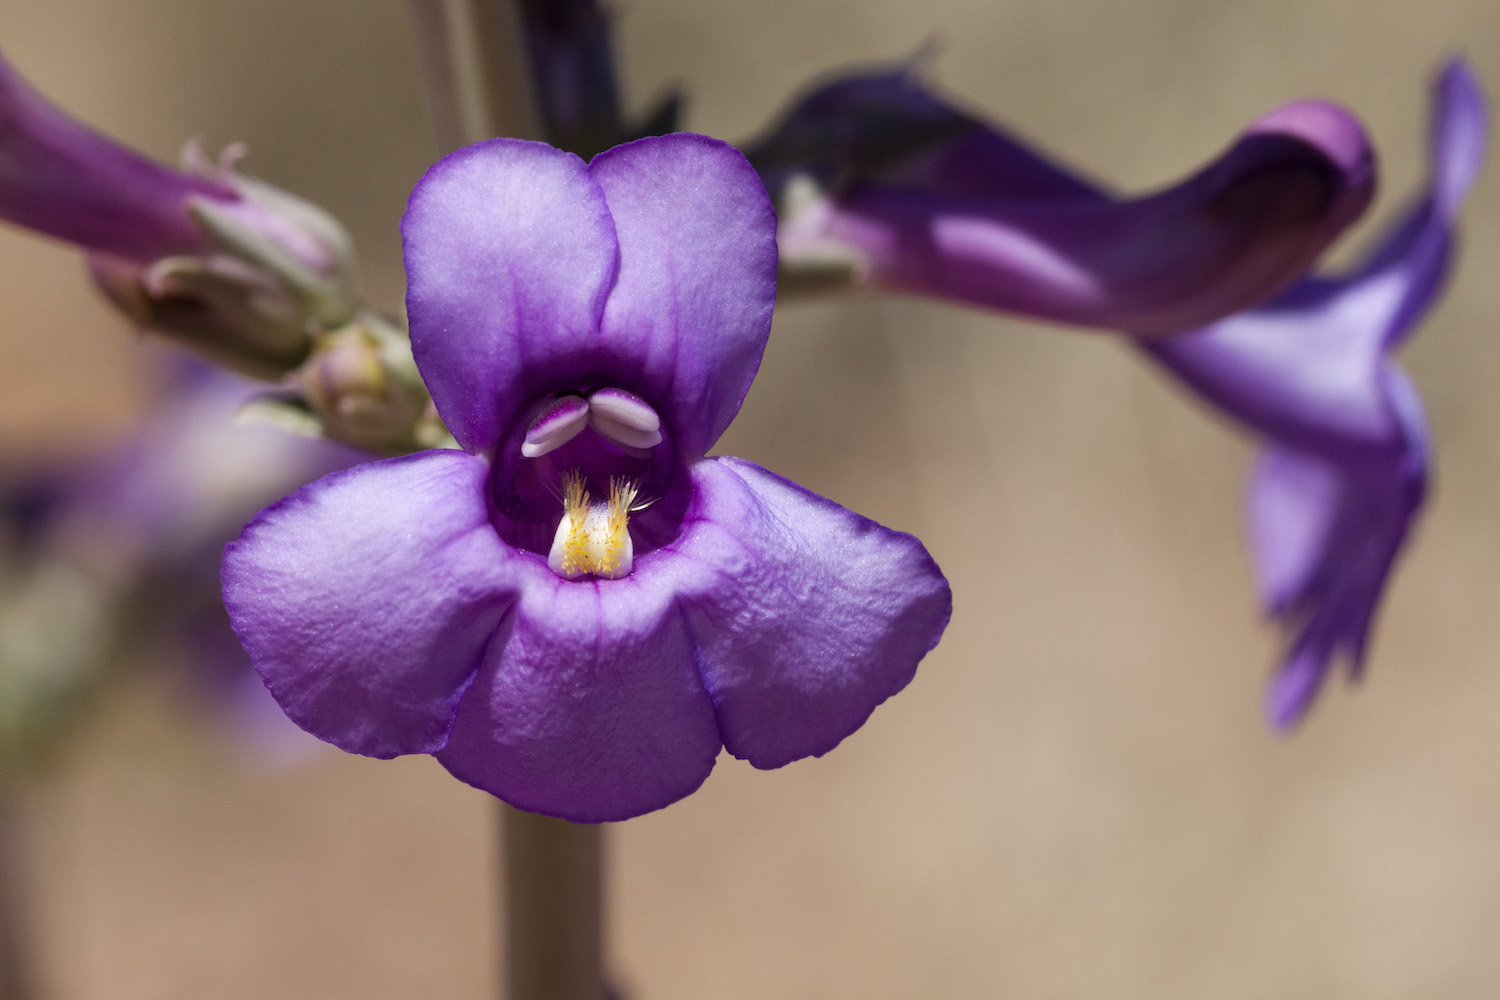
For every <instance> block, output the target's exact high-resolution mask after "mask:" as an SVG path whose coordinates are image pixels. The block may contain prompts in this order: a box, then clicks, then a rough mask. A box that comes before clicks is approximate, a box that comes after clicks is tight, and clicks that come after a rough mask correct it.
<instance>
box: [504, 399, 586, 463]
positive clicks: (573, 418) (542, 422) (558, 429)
mask: <svg viewBox="0 0 1500 1000" xmlns="http://www.w3.org/2000/svg"><path fill="white" fill-rule="evenodd" d="M588 423H589V403H588V400H586V399H584V398H583V397H582V396H563V397H562V398H560V399H556V400H554V401H552V402H551V403H549V404H548V405H547V407H546V409H544V410H542V412H541V413H538V414H537V416H536V419H535V420H533V421H532V422H531V426H530V427H528V428H527V429H526V439H525V440H524V441H522V442H521V455H522V456H523V457H525V458H540V457H541V456H543V455H545V454H547V453H548V452H549V451H556V450H557V449H558V448H561V447H562V446H563V445H565V444H567V443H568V442H569V441H571V440H573V439H574V438H575V437H577V436H578V435H579V433H581V432H582V431H583V429H584V428H585V427H587V426H588Z"/></svg>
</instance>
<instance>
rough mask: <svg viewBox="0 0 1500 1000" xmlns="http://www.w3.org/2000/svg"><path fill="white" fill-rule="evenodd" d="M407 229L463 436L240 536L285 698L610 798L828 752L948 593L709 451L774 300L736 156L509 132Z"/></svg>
mask: <svg viewBox="0 0 1500 1000" xmlns="http://www.w3.org/2000/svg"><path fill="white" fill-rule="evenodd" d="M402 234H403V237H404V241H405V255H406V267H407V276H408V282H409V285H408V293H407V307H408V312H409V314H410V317H411V327H412V341H413V346H414V348H415V353H416V358H417V362H418V364H419V366H420V367H421V370H422V374H423V376H424V377H425V378H426V380H427V383H428V386H429V388H430V389H431V390H432V395H433V399H434V401H435V403H436V404H437V407H438V410H439V412H440V414H441V415H442V417H443V419H444V420H445V422H446V423H447V425H448V427H449V428H451V429H452V431H453V433H454V435H455V437H456V438H457V439H458V441H459V442H460V444H462V445H463V447H464V448H466V449H468V451H467V452H464V451H451V450H450V451H427V452H422V453H420V454H416V455H412V456H408V457H403V458H396V459H389V460H386V461H381V462H374V463H371V464H368V465H363V466H359V467H357V468H355V469H351V470H349V471H347V472H343V473H336V474H334V475H332V476H328V477H325V478H324V479H322V480H320V481H318V482H317V483H314V484H312V485H310V486H308V487H306V488H304V489H302V490H300V491H298V492H297V493H295V494H293V495H292V496H290V497H288V498H287V499H286V500H284V501H282V502H281V503H279V504H276V505H273V506H272V507H270V508H268V509H267V510H265V511H264V512H262V513H261V515H260V516H259V517H257V518H256V519H255V520H254V521H253V522H251V524H250V525H248V526H247V527H246V529H245V531H244V533H243V534H242V535H241V537H240V540H239V541H237V542H235V543H234V544H232V545H231V546H229V548H228V549H227V550H226V553H225V558H224V569H223V580H224V597H225V603H226V604H227V606H228V608H229V612H230V616H231V618H232V619H233V621H234V625H235V629H236V631H237V632H238V634H239V635H240V638H241V640H242V641H243V642H244V643H245V647H246V649H248V650H249V652H250V654H251V658H252V660H253V662H254V663H255V666H256V668H257V669H258V670H259V671H260V673H261V675H262V677H264V678H265V680H266V684H267V686H268V687H269V688H270V690H271V692H272V694H274V695H275V697H276V698H277V700H278V701H279V702H280V703H281V705H282V707H283V708H284V709H285V710H286V712H287V714H288V715H290V716H291V717H292V719H293V720H294V721H296V722H297V723H298V724H300V725H302V726H303V727H304V728H306V729H308V730H309V731H310V732H312V733H314V734H316V735H318V736H321V737H322V738H323V739H326V740H328V741H330V742H332V743H334V744H336V745H338V746H340V747H342V748H344V749H345V750H349V751H352V752H356V753H363V754H368V755H370V756H375V757H393V756H396V755H399V754H406V753H416V752H425V753H433V754H436V755H437V758H438V760H440V761H441V762H442V763H443V765H444V766H445V767H447V768H448V769H449V771H451V772H452V773H453V774H454V775H456V776H457V777H459V778H460V779H462V780H464V781H466V782H469V783H470V784H473V785H476V786H477V787H479V788H482V789H484V790H486V791H488V792H491V793H492V794H494V795H497V796H499V797H500V798H502V799H504V800H506V801H508V802H510V803H512V804H513V805H516V806H519V807H521V808H523V809H529V810H533V811H536V812H542V813H549V814H553V815H558V816H562V817H565V818H568V819H572V820H576V821H603V820H617V819H624V818H626V817H630V816H634V815H638V814H640V813H644V812H647V811H650V810H653V809H657V808H660V807H662V806H665V805H667V804H669V803H671V802H673V801H675V800H677V799H679V798H681V797H683V796H685V795H687V794H689V793H691V792H692V791H693V790H694V789H696V788H697V787H698V786H699V785H700V784H701V783H702V782H703V780H704V779H705V778H706V777H707V776H708V773H709V771H710V770H711V769H712V768H713V766H714V761H715V758H716V757H717V755H718V753H719V750H720V748H721V747H726V748H727V749H728V750H729V751H730V753H732V754H734V755H735V756H737V757H741V758H743V759H746V760H748V761H750V762H751V763H752V764H754V765H755V766H757V767H779V766H781V765H783V764H786V763H789V762H790V761H793V760H796V759H798V758H801V757H806V756H809V755H817V754H822V753H825V752H827V751H828V750H830V749H832V748H833V747H834V746H835V745H837V744H838V743H839V742H840V741H841V740H842V739H843V738H844V737H845V736H847V735H848V734H849V733H851V732H853V731H854V730H855V729H856V728H858V727H859V726H860V725H861V724H862V723H863V722H864V721H865V719H866V718H867V717H868V716H869V715H870V713H871V712H872V711H873V710H874V708H875V707H876V706H877V705H878V704H880V703H881V702H882V701H884V700H885V699H886V698H888V697H889V696H891V695H892V694H894V693H896V692H897V691H899V690H900V689H901V688H902V687H904V686H905V685H906V684H907V682H908V681H909V680H910V679H911V677H912V675H913V673H914V671H915V670H916V666H917V663H918V661H919V660H920V659H921V658H922V657H923V655H925V654H926V652H927V651H928V650H930V649H931V648H932V647H933V646H934V645H935V644H936V643H937V641H938V638H939V636H940V635H941V633H942V631H943V628H944V627H945V625H946V623H947V620H948V615H949V611H950V607H951V597H950V594H949V590H948V585H947V582H946V581H945V580H944V579H943V577H942V574H941V573H940V572H939V571H938V568H937V566H936V565H935V564H934V563H933V561H932V559H931V557H930V556H929V555H928V554H927V552H926V550H925V549H924V548H923V547H922V545H921V543H919V542H918V541H917V540H916V539H914V538H912V537H911V536H909V535H904V534H900V533H897V532H894V531H890V530H888V529H886V528H882V527H880V526H879V525H877V524H875V523H873V522H871V521H868V520H866V519H864V518H862V517H859V516H858V515H856V514H853V513H851V512H850V511H847V510H845V509H844V508H842V507H839V506H837V505H836V504H833V503H831V502H830V501H828V500H825V499H823V498H821V497H818V496H815V495H813V494H811V493H809V492H807V491H806V490H803V489H802V488H800V487H798V486H796V485H794V484H792V483H790V482H787V481H786V480H784V479H781V478H779V477H777V476H775V475H773V474H771V473H769V472H766V471H764V470H763V469H761V468H759V467H757V466H755V465H752V464H751V463H749V462H745V461H743V460H740V459H736V458H705V457H704V455H705V453H706V452H707V450H708V449H709V448H710V447H712V445H713V444H714V442H715V441H716V440H717V439H718V437H719V435H720V434H721V433H722V432H723V431H724V429H725V428H726V427H727V426H728V425H729V423H730V421H731V420H732V419H733V418H734V415H735V413H736V412H737V411H738V410H739V407H740V403H741V401H742V399H743V398H744V395H745V393H746V391H747V390H748V389H749V387H750V383H751V380H752V379H753V377H754V375H755V371H756V369H757V367H758V366H759V364H760V358H761V354H762V352H763V350H764V348H765V344H766V338H767V335H768V334H769V331H770V323H771V309H772V305H773V302H774V298H775V266H776V246H775V220H774V216H773V215H772V211H771V205H770V203H769V200H768V199H767V197H766V194H765V191H764V189H763V188H762V186H761V183H760V181H759V180H758V178H757V177H756V175H755V173H754V172H753V170H752V169H751V168H750V166H749V165H748V164H747V163H746V162H745V160H744V158H743V157H742V156H741V155H740V154H739V153H738V152H736V151H735V150H733V149H732V148H731V147H729V146H726V145H724V144H722V143H719V142H716V141H714V140H711V139H707V138H704V137H702V136H694V135H687V134H678V135H672V136H667V137H663V138H656V139H642V140H640V141H637V142H634V143H631V144H629V145H625V146H619V147H616V148H614V149H612V150H609V151H607V152H605V153H602V154H601V155H599V156H598V157H596V158H595V159H594V160H593V162H592V163H590V164H588V165H587V166H586V165H585V164H584V163H583V162H582V161H581V160H579V159H578V158H577V157H575V156H572V155H570V154H566V153H563V152H560V151H558V150H555V149H552V148H550V147H547V146H544V145H541V144H538V143H527V142H521V141H517V140H511V139H495V140H491V141H488V142H484V143H480V144H478V145H475V146H470V147H468V148H466V149H462V150H459V151H458V152H456V153H454V154H452V155H451V156H449V157H447V158H446V159H444V160H442V161H441V162H439V163H438V164H437V165H436V166H435V167H433V168H432V169H431V170H429V171H428V173H427V175H426V176H425V177H424V178H423V179H422V181H421V182H420V183H419V184H418V186H417V188H416V190H415V191H414V192H413V194H412V197H411V203H410V206H409V207H408V209H407V213H406V216H405V218H404V219H403V221H402ZM603 497H608V502H607V503H606V502H602V501H595V500H591V498H603Z"/></svg>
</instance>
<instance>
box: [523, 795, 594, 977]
mask: <svg viewBox="0 0 1500 1000" xmlns="http://www.w3.org/2000/svg"><path fill="white" fill-rule="evenodd" d="M500 808H501V812H502V826H503V828H504V838H503V839H504V845H505V847H504V857H505V887H506V892H505V914H504V917H505V946H506V956H505V962H506V975H505V980H506V984H505V985H506V993H505V996H506V997H507V998H508V1000H602V998H603V997H604V996H605V992H604V977H603V969H602V962H601V954H602V951H603V937H604V920H603V911H602V903H603V867H604V866H603V858H602V854H603V840H604V837H603V832H604V831H603V828H602V827H600V826H593V825H583V824H578V823H569V822H568V821H567V820H562V819H554V818H552V817H550V816H538V815H537V814H536V813H529V812H522V811H521V810H519V809H513V808H511V807H510V806H507V805H503V804H502V805H501V807H500Z"/></svg>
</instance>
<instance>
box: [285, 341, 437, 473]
mask: <svg viewBox="0 0 1500 1000" xmlns="http://www.w3.org/2000/svg"><path fill="white" fill-rule="evenodd" d="M315 341H316V346H315V347H314V348H313V352H312V355H311V356H310V357H309V358H308V359H307V362H306V363H305V364H304V365H303V366H302V367H301V368H299V369H298V370H297V371H296V372H295V373H294V374H293V375H292V376H291V378H290V381H291V383H292V384H293V385H294V386H295V387H296V389H297V390H298V391H299V392H300V396H301V400H302V402H304V403H305V404H306V406H307V408H308V410H309V411H311V413H312V415H313V416H315V417H316V418H317V421H318V427H319V429H320V432H321V433H322V434H323V436H325V437H330V438H334V439H336V440H339V441H343V442H346V443H348V444H353V445H356V446H358V447H361V448H366V449H369V450H371V451H377V452H391V453H398V454H399V453H404V452H409V451H417V450H420V449H422V448H431V447H438V446H443V445H450V446H451V439H450V438H449V436H448V434H447V431H446V430H444V429H443V426H442V424H441V422H440V421H438V419H437V415H436V411H434V410H433V408H432V400H431V397H430V396H429V395H428V393H427V387H426V386H425V385H424V384H423V383H422V376H421V375H420V374H419V373H418V372H417V366H416V362H415V361H413V360H412V354H411V344H410V342H409V341H408V340H407V339H406V336H405V335H404V334H403V333H401V332H400V331H399V330H396V329H394V328H393V327H391V326H390V325H389V324H388V323H387V322H386V321H385V320H383V319H382V318H380V317H379V316H376V315H374V314H372V313H365V314H362V315H361V316H360V317H359V318H358V319H357V320H355V321H354V322H352V323H350V324H348V325H346V326H344V327H341V328H340V329H338V330H334V331H332V332H330V333H321V334H318V335H317V336H316V337H315Z"/></svg>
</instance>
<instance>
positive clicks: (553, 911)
mask: <svg viewBox="0 0 1500 1000" xmlns="http://www.w3.org/2000/svg"><path fill="white" fill-rule="evenodd" d="M409 8H410V11H411V18H412V24H413V28H414V31H415V34H416V40H417V48H418V50H419V53H420V56H421V61H422V71H423V73H424V75H425V77H426V83H427V92H428V100H429V102H430V105H431V108H432V118H433V126H434V129H435V131H436V133H437V139H438V145H439V146H440V147H441V148H442V152H444V153H449V152H451V151H453V150H454V149H457V148H458V147H460V146H464V145H468V144H469V143H473V142H479V141H480V140H482V139H489V138H492V137H494V136H498V135H506V136H512V137H515V138H523V139H545V138H547V137H546V136H545V135H543V134H542V131H543V130H542V125H541V115H540V114H539V111H538V108H537V102H536V90H535V86H534V84H533V81H532V80H531V78H530V73H531V63H530V57H529V56H528V54H527V48H526V39H525V36H524V22H523V19H522V12H521V10H520V8H519V7H518V6H517V5H516V4H513V3H511V2H509V0H410V4H409ZM500 826H501V840H502V844H503V848H502V850H503V855H502V856H503V858H504V864H503V865H502V866H501V867H502V870H503V880H504V886H505V890H504V900H503V903H502V906H503V909H504V914H503V923H502V926H503V927H504V928H505V950H504V953H503V954H504V958H503V961H504V963H505V966H504V967H505V971H504V974H503V976H502V977H501V978H502V989H503V991H504V992H503V993H502V994H501V995H502V996H503V997H506V998H508V1000H602V998H603V997H604V996H605V988H604V975H603V968H602V964H603V957H602V944H603V938H604V921H603V910H602V907H601V900H602V896H603V874H604V873H603V867H604V866H603V840H604V831H603V827H600V826H585V825H580V824H576V823H569V822H568V821H567V820H561V819H554V818H552V817H550V816H538V815H536V814H535V813H528V812H523V811H521V810H519V809H513V808H511V807H510V806H508V805H505V804H504V803H501V804H500Z"/></svg>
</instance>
